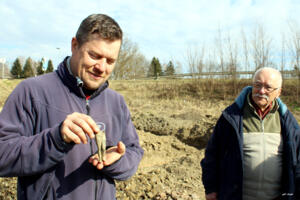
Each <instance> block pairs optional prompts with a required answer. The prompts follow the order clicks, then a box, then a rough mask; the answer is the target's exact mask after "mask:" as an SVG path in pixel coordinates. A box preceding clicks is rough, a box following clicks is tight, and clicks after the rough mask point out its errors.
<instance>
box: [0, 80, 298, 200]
mask: <svg viewBox="0 0 300 200" xmlns="http://www.w3.org/2000/svg"><path fill="white" fill-rule="evenodd" d="M17 83H18V81H13V80H6V81H2V80H0V90H1V94H0V95H1V96H0V107H2V106H3V104H4V102H5V99H6V98H7V96H8V95H9V93H10V92H11V91H12V89H13V88H14V87H15V85H16V84H17ZM249 83H250V82H249V80H241V81H237V82H232V81H225V80H223V81H220V80H219V81H216V80H183V79H180V80H176V79H174V80H156V81H155V80H143V81H142V80H136V81H111V82H110V87H111V88H113V89H114V90H116V91H118V92H120V93H121V94H122V95H123V96H124V97H125V99H126V102H127V105H128V107H129V109H130V111H131V115H132V120H133V122H134V124H135V126H136V128H137V131H138V134H139V137H140V142H141V146H142V148H143V149H144V150H145V155H144V157H143V159H142V162H141V164H140V166H139V169H138V171H137V173H136V175H135V176H133V177H132V178H131V179H130V180H128V181H125V182H117V197H118V199H133V200H135V199H162V200H164V199H168V200H172V199H195V200H199V199H204V189H203V186H202V183H201V168H200V160H201V159H202V158H203V153H204V148H205V145H206V142H207V139H208V137H209V135H210V133H211V132H212V130H213V127H214V124H215V122H216V120H217V119H218V117H219V116H220V114H221V112H222V110H223V109H224V108H225V107H226V106H228V105H229V104H230V103H231V102H232V101H233V100H234V98H235V97H236V95H237V94H238V92H239V91H240V90H241V89H242V88H243V87H244V86H245V85H248V84H249ZM295 85H297V84H296V83H294V82H292V81H286V82H285V85H284V88H286V89H285V90H283V94H282V99H283V101H284V102H286V103H287V105H288V107H289V108H290V110H291V111H292V112H293V114H294V115H295V116H296V118H297V120H298V122H300V103H299V102H300V100H299V99H298V98H299V95H298V94H297V93H296V92H295V91H297V88H296V87H295ZM0 188H1V189H0V200H1V199H15V193H16V179H15V178H2V179H1V181H0Z"/></svg>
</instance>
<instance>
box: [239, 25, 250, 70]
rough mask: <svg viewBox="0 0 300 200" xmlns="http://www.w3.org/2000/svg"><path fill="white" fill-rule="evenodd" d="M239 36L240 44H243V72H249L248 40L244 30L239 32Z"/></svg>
mask: <svg viewBox="0 0 300 200" xmlns="http://www.w3.org/2000/svg"><path fill="white" fill-rule="evenodd" d="M241 36H242V44H243V57H244V70H245V71H250V64H249V45H248V39H247V36H246V34H245V32H244V29H242V30H241Z"/></svg>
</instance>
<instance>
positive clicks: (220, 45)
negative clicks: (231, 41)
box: [215, 27, 225, 72]
mask: <svg viewBox="0 0 300 200" xmlns="http://www.w3.org/2000/svg"><path fill="white" fill-rule="evenodd" d="M215 43H216V47H217V51H218V54H219V55H218V56H219V63H220V68H221V71H222V72H225V65H224V52H223V51H224V50H223V48H224V47H223V37H222V30H221V28H220V27H219V28H218V35H217V37H216V38H215Z"/></svg>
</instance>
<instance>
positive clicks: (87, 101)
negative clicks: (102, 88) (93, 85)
mask: <svg viewBox="0 0 300 200" xmlns="http://www.w3.org/2000/svg"><path fill="white" fill-rule="evenodd" d="M85 108H86V112H87V115H90V109H91V108H90V104H89V98H86V99H85ZM90 148H91V154H93V152H94V148H93V143H92V140H91V139H90ZM95 170H97V169H95ZM95 174H96V180H95V182H96V183H95V200H97V190H98V181H97V173H95Z"/></svg>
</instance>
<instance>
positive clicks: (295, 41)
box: [289, 23, 300, 102]
mask: <svg viewBox="0 0 300 200" xmlns="http://www.w3.org/2000/svg"><path fill="white" fill-rule="evenodd" d="M289 26H290V30H291V33H292V34H291V39H290V43H289V49H290V52H291V55H292V59H291V60H292V64H293V66H294V70H295V72H296V74H297V76H298V79H297V82H298V84H297V89H296V101H297V102H299V92H300V91H299V90H300V28H299V26H298V24H297V23H290V24H289Z"/></svg>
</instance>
